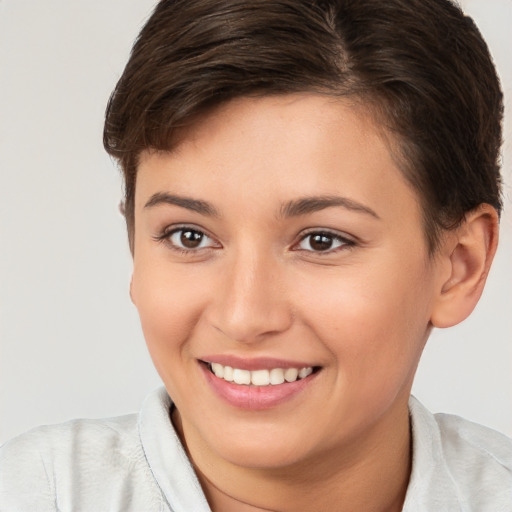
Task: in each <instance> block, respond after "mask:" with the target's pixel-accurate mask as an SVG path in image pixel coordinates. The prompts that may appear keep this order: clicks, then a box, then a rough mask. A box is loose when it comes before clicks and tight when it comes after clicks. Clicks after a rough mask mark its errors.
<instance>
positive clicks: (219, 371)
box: [212, 363, 224, 379]
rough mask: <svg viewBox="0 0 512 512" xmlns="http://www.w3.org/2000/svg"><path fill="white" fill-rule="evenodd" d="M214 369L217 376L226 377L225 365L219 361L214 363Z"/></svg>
mask: <svg viewBox="0 0 512 512" xmlns="http://www.w3.org/2000/svg"><path fill="white" fill-rule="evenodd" d="M212 370H213V373H215V376H216V377H219V378H221V379H222V377H224V366H222V365H221V364H219V363H212Z"/></svg>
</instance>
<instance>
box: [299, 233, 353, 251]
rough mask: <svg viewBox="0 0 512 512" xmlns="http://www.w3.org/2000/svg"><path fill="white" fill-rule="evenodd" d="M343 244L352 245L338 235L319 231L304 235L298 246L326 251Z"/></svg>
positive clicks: (307, 249) (310, 249)
mask: <svg viewBox="0 0 512 512" xmlns="http://www.w3.org/2000/svg"><path fill="white" fill-rule="evenodd" d="M345 245H352V243H351V242H350V240H346V239H345V238H342V237H341V236H339V235H335V234H333V233H328V232H322V231H320V232H316V233H309V234H308V235H306V236H305V237H304V238H303V239H302V240H301V241H300V242H299V244H298V248H299V249H302V250H304V251H314V252H328V251H333V250H336V249H338V248H340V247H343V246H345Z"/></svg>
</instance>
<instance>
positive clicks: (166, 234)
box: [155, 225, 356, 256]
mask: <svg viewBox="0 0 512 512" xmlns="http://www.w3.org/2000/svg"><path fill="white" fill-rule="evenodd" d="M186 231H189V232H193V233H198V234H200V235H201V236H202V237H207V238H209V239H210V240H213V238H212V237H210V236H209V235H208V234H207V233H205V232H204V231H203V230H202V229H199V228H196V227H195V226H187V225H184V226H176V227H173V228H172V229H169V228H166V229H165V230H164V231H163V232H162V233H161V234H160V235H158V236H156V237H155V240H156V241H158V242H163V243H165V244H166V245H167V246H168V247H169V248H170V249H172V250H173V251H176V252H178V253H180V254H184V255H186V254H194V253H195V254H197V253H198V252H199V251H203V250H211V249H216V248H219V247H221V246H220V244H218V245H217V246H215V245H210V246H207V247H197V248H193V249H187V248H185V247H180V246H178V245H176V243H174V242H172V241H171V237H172V236H173V235H175V234H177V233H180V232H186ZM315 235H317V236H323V237H325V238H328V239H331V240H332V242H333V243H335V242H339V243H340V245H339V246H338V247H335V248H334V249H327V250H325V251H314V250H308V249H301V248H297V249H295V247H297V246H299V245H300V244H302V243H303V242H305V241H306V240H307V239H308V238H309V237H313V236H315ZM203 240H204V239H202V240H201V242H200V243H202V242H203ZM355 245H356V242H355V241H354V240H352V239H350V238H348V237H345V236H342V235H340V234H338V233H335V232H332V231H330V230H328V229H315V230H311V231H309V232H306V233H302V234H301V236H300V239H299V241H298V242H295V243H294V244H293V246H292V250H295V251H303V252H308V253H313V254H315V255H320V256H323V255H329V254H333V253H337V252H339V251H343V250H347V249H350V248H352V247H354V246H355ZM310 247H311V242H310Z"/></svg>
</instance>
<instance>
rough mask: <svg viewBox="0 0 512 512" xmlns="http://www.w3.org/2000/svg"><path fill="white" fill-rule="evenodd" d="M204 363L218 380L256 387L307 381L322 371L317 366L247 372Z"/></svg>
mask: <svg viewBox="0 0 512 512" xmlns="http://www.w3.org/2000/svg"><path fill="white" fill-rule="evenodd" d="M202 363H203V364H205V365H206V366H207V368H208V369H209V371H210V372H211V373H212V374H213V375H215V377H217V378H218V379H222V380H224V381H226V382H230V383H234V384H238V385H241V386H256V387H267V386H278V385H280V384H285V383H293V382H296V381H298V380H302V379H305V378H307V377H309V376H310V375H312V374H313V373H316V372H318V371H319V370H320V367H317V366H300V367H296V368H293V367H290V368H278V367H277V368H270V369H258V370H246V369H242V368H234V367H232V366H227V365H226V366H225V365H222V364H220V363H215V362H207V361H202Z"/></svg>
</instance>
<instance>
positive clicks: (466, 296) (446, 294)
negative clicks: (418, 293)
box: [431, 204, 499, 328]
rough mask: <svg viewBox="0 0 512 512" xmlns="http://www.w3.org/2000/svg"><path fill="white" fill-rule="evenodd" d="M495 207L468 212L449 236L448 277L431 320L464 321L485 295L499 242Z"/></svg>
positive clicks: (439, 322)
mask: <svg viewBox="0 0 512 512" xmlns="http://www.w3.org/2000/svg"><path fill="white" fill-rule="evenodd" d="M498 226H499V219H498V214H497V212H496V210H495V209H494V208H493V207H492V206H490V205H488V204H482V205H480V206H478V207H477V208H475V209H474V210H472V211H471V212H469V213H468V214H467V215H466V218H465V220H464V222H463V224H462V225H461V226H460V227H459V228H457V229H456V230H455V232H454V233H453V237H452V236H450V237H449V240H450V241H451V242H450V241H449V242H448V244H449V247H448V252H447V254H446V256H442V257H443V258H446V262H447V264H448V268H449V277H447V278H446V275H445V276H444V277H443V280H442V282H441V283H440V286H439V291H438V292H437V296H436V298H435V302H434V306H433V310H432V315H431V323H432V325H433V326H434V327H440V328H442V327H451V326H452V325H456V324H458V323H460V322H462V321H463V320H464V319H465V318H467V317H468V316H469V315H470V314H471V312H472V311H473V309H474V308H475V306H476V304H477V302H478V300H479V299H480V296H481V294H482V291H483V288H484V285H485V281H486V279H487V275H488V273H489V269H490V267H491V263H492V260H493V258H494V254H495V253H496V247H497V244H498Z"/></svg>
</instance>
